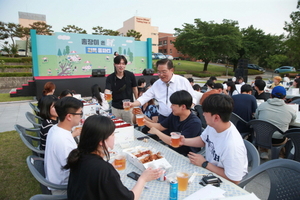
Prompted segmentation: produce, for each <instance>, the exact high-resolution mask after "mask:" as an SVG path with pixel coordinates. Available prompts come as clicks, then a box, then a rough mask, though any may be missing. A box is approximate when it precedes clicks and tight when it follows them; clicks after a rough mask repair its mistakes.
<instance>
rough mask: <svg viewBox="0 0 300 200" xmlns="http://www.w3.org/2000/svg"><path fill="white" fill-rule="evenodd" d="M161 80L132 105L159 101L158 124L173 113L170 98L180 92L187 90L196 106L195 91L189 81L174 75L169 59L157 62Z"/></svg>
mask: <svg viewBox="0 0 300 200" xmlns="http://www.w3.org/2000/svg"><path fill="white" fill-rule="evenodd" d="M156 67H157V73H158V76H159V80H157V81H155V83H154V84H153V86H152V87H151V88H149V89H148V90H147V91H146V92H145V93H144V94H143V95H142V96H141V97H139V98H138V99H137V100H136V101H134V102H133V103H131V105H130V106H131V107H135V106H141V105H144V104H145V103H146V102H148V101H149V100H151V99H156V100H157V101H158V105H159V108H158V113H159V116H158V122H161V121H163V120H164V119H165V118H167V117H168V116H169V115H170V114H171V112H172V109H171V105H172V104H171V102H170V100H169V98H170V96H171V95H172V94H173V93H174V92H176V91H179V90H186V91H188V92H189V93H190V94H191V95H192V96H193V103H194V104H196V99H195V97H194V90H193V88H192V86H191V84H190V83H189V81H188V80H187V79H186V78H184V77H182V76H179V75H176V74H174V70H175V69H174V66H173V62H172V61H171V60H168V59H162V60H159V61H157V62H156Z"/></svg>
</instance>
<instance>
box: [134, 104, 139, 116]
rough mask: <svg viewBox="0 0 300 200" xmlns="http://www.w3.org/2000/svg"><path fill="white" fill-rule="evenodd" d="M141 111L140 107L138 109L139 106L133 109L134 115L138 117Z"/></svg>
mask: <svg viewBox="0 0 300 200" xmlns="http://www.w3.org/2000/svg"><path fill="white" fill-rule="evenodd" d="M140 111H141V108H140V107H138V106H135V107H133V114H135V115H136V114H138V113H140Z"/></svg>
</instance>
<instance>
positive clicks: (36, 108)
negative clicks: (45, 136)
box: [29, 102, 40, 115]
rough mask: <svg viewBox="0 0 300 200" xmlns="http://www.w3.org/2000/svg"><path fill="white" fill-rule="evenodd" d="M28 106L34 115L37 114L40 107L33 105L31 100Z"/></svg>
mask: <svg viewBox="0 0 300 200" xmlns="http://www.w3.org/2000/svg"><path fill="white" fill-rule="evenodd" d="M29 106H30V107H31V108H32V110H33V111H34V112H35V114H36V115H39V113H40V109H39V108H38V107H37V106H35V105H33V103H31V102H29Z"/></svg>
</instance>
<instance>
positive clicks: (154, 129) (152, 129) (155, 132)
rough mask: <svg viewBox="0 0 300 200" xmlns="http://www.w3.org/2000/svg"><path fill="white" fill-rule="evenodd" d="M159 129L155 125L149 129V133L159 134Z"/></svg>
mask: <svg viewBox="0 0 300 200" xmlns="http://www.w3.org/2000/svg"><path fill="white" fill-rule="evenodd" d="M159 132H160V131H159V130H157V129H156V128H155V127H152V128H150V130H149V131H148V133H152V134H155V135H157V134H159Z"/></svg>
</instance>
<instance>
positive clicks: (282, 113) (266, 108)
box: [254, 86, 297, 159]
mask: <svg viewBox="0 0 300 200" xmlns="http://www.w3.org/2000/svg"><path fill="white" fill-rule="evenodd" d="M285 95H286V90H285V88H284V87H282V86H276V87H274V88H273V90H272V93H271V98H270V99H268V100H267V101H266V102H264V103H262V104H260V105H259V106H258V108H257V109H256V112H255V115H254V116H255V118H256V119H260V120H264V121H267V122H270V123H272V124H274V125H276V126H277V127H278V128H280V129H281V130H282V131H283V132H285V131H287V130H288V129H289V124H290V123H292V122H294V121H295V119H296V117H297V114H296V113H295V111H294V110H293V108H291V107H290V106H288V105H287V104H285V102H284V99H285ZM285 140H286V138H285V137H284V135H282V134H281V133H279V132H275V133H274V134H273V136H272V143H273V144H278V145H280V144H282V143H284V142H285ZM261 151H262V153H261V155H260V157H261V158H262V159H268V154H267V152H266V149H261Z"/></svg>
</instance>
